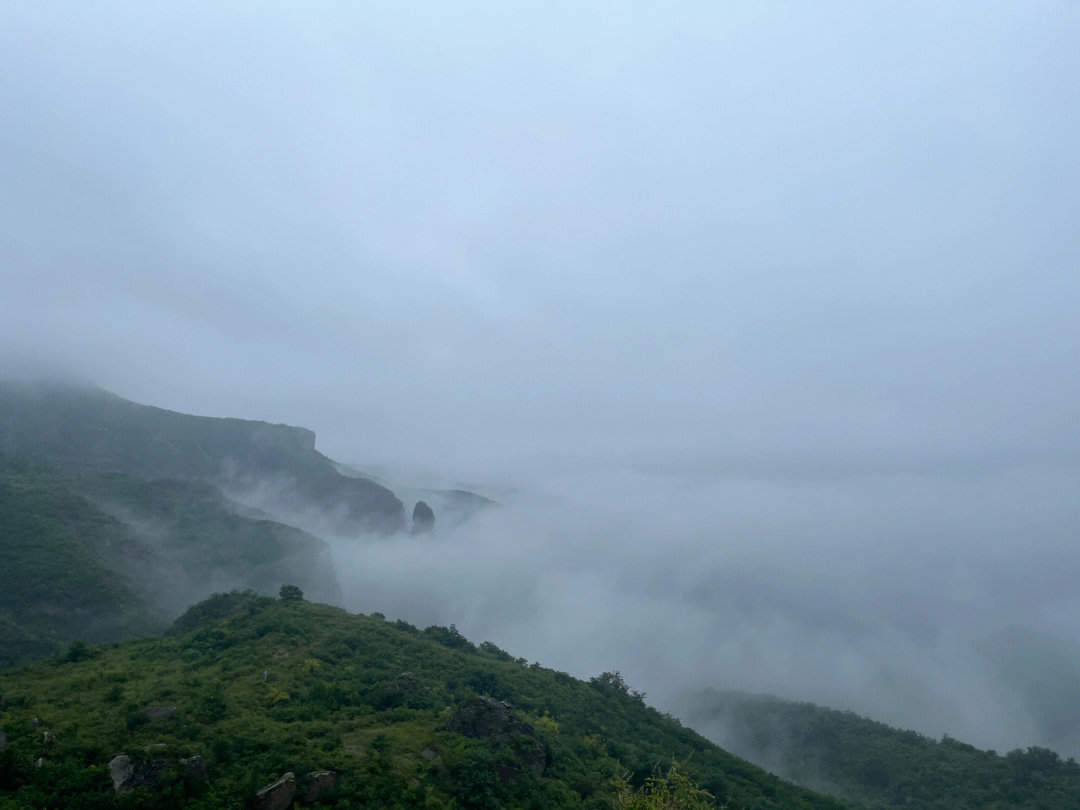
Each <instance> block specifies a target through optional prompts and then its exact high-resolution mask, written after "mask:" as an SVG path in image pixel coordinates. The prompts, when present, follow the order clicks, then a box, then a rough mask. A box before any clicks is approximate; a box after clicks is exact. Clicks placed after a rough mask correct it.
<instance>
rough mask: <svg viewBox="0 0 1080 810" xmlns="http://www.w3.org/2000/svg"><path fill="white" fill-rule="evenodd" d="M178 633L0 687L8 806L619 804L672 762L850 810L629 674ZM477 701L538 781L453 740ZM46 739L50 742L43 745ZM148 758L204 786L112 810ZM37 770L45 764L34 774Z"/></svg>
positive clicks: (289, 628) (368, 634)
mask: <svg viewBox="0 0 1080 810" xmlns="http://www.w3.org/2000/svg"><path fill="white" fill-rule="evenodd" d="M230 614H231V615H230ZM215 616H224V617H225V618H214V617H215ZM177 629H178V632H177V633H176V634H175V635H172V636H170V637H166V638H162V639H152V640H143V641H137V642H128V643H125V644H123V645H118V646H113V647H109V648H98V649H94V650H92V651H91V657H90V658H89V659H87V660H82V661H78V662H75V663H63V664H57V663H50V664H45V663H41V664H37V665H34V666H32V667H28V668H25V669H21V670H8V671H7V672H3V673H0V695H2V698H0V729H2V730H4V731H5V732H6V733H7V736H8V738H9V741H10V744H9V748H8V750H7V751H6V752H4V753H3V754H0V807H4V806H19V803H21V806H28V807H37V806H42V807H43V806H68V807H74V806H82V807H111V806H117V804H120V805H122V806H146V807H153V806H161V807H165V806H172V807H180V806H187V807H215V808H217V807H241V806H244V803H245V802H246V801H248V800H249V799H250V797H251V796H252V795H253V792H254V791H255V790H256V788H258V787H259V786H261V785H264V784H266V783H268V782H270V781H272V780H273V779H274V778H276V777H277V776H278V775H279V774H280V773H282V772H284V771H287V770H289V771H294V772H296V773H297V774H301V773H304V772H306V771H308V770H311V769H314V768H332V769H335V770H337V771H338V772H339V773H340V775H341V776H340V790H339V791H338V794H337V796H336V798H335V799H334V800H332V801H331V802H330V803H331V804H334V803H335V802H337V804H338V806H341V807H346V806H349V807H355V806H365V805H366V806H426V807H459V806H460V807H467V806H481V807H482V806H518V807H537V808H540V807H596V808H600V807H603V808H607V807H610V806H611V804H610V803H611V785H612V777H613V776H615V775H616V774H617V773H619V772H620V770H621V769H623V768H629V769H630V770H632V771H633V772H634V773H635V776H636V777H637V778H638V779H640V778H643V777H644V776H646V775H648V774H649V773H651V772H652V769H653V768H654V766H656V765H667V764H670V763H671V761H672V758H677V759H678V760H680V761H682V762H684V763H685V765H684V767H685V768H686V769H688V770H689V771H690V772H693V773H694V774H696V776H697V778H698V780H699V781H700V782H701V783H702V784H703V785H704V786H705V787H706V788H707V789H708V790H710V791H711V792H712V793H713V794H715V795H716V796H717V797H718V805H724V804H726V806H727V807H730V808H781V807H783V808H839V807H840V805H839V804H838V803H836V802H835V801H833V800H830V799H826V798H823V797H820V796H816V795H814V794H811V793H807V792H805V791H802V790H800V789H798V788H794V787H792V786H791V785H789V784H786V783H784V782H782V781H780V780H779V779H776V778H775V777H771V776H769V775H768V774H766V773H765V772H763V771H761V770H760V769H758V768H756V767H754V766H751V765H749V764H747V763H745V762H742V761H740V760H738V759H736V758H735V757H733V756H730V755H728V754H726V753H724V752H723V751H721V750H720V749H719V748H717V747H716V746H714V745H712V744H710V743H708V742H706V741H705V740H704V739H703V738H701V737H700V736H698V735H697V734H695V733H694V732H692V731H690V730H688V729H685V728H682V727H681V726H680V725H678V724H677V723H676V722H674V721H673V720H671V719H670V718H667V717H665V716H663V715H661V714H659V713H658V712H656V711H655V710H653V709H650V708H648V707H646V706H645V705H644V704H643V702H642V701H641V700H640V699H639V698H638V697H635V696H634V694H633V693H630V692H628V691H627V690H626V689H625V688H624V687H623V686H622V685H621V683H620V681H619V679H617V678H605V679H596V680H595V682H590V683H584V682H581V681H578V680H575V679H573V678H571V677H570V676H568V675H565V674H563V673H559V672H554V671H551V670H548V669H544V668H541V667H539V666H538V665H532V666H527V665H526V664H525V663H524V662H523V661H515V660H513V659H512V658H511V657H510V656H509V655H507V654H506V653H504V652H502V651H500V650H498V649H497V648H495V647H494V646H493V645H481V646H480V647H479V648H477V647H474V646H473V645H472V644H470V643H469V642H467V641H466V640H465V639H464V638H462V637H461V636H460V635H459V634H457V632H456V631H454V630H453V629H452V628H429V629H428V630H425V631H423V632H420V631H417V630H416V629H415V628H412V627H411V626H409V625H406V624H404V623H394V622H389V621H386V620H383V619H382V618H380V617H378V616H377V615H376V616H371V617H365V616H354V615H349V614H347V613H345V612H344V611H341V610H338V609H335V608H330V607H326V606H322V605H315V604H311V603H307V602H295V603H294V602H275V601H271V600H268V599H265V598H260V597H254V596H247V595H241V594H234V595H232V596H229V597H219V598H215V599H212V600H209V601H208V602H206V603H203V604H202V605H200V606H197V607H196V608H195V609H193V611H192V612H191V613H189V614H187V615H186V616H185V617H182V619H181V621H180V622H178V625H177ZM406 671H407V672H409V673H411V674H412V678H411V679H410V678H402V673H403V672H406ZM478 693H484V694H488V695H492V696H494V697H496V698H499V699H502V700H507V701H509V702H510V703H511V704H512V706H513V713H514V714H515V715H516V716H517V717H519V718H521V719H522V720H524V721H526V722H528V723H529V724H530V725H531V726H532V727H533V728H534V729H535V732H536V733H537V734H538V735H539V737H540V738H541V739H542V741H543V743H544V744H545V745H546V747H547V750H548V752H549V753H550V765H549V766H548V768H547V771H546V772H545V773H544V775H543V776H542V777H541V778H539V779H536V778H533V777H532V776H531V775H529V774H528V773H527V772H524V771H523V775H522V777H521V778H520V779H518V780H517V781H513V780H512V781H509V782H507V783H505V784H504V783H502V782H500V780H499V779H498V778H496V765H497V764H501V765H502V766H505V767H511V768H512V767H515V765H517V766H520V765H521V762H520V761H519V760H518V759H517V756H518V755H517V754H516V753H515V751H514V749H513V748H512V747H510V746H508V745H503V744H498V743H496V742H494V741H492V740H486V739H469V738H466V737H463V736H461V735H459V734H455V733H451V732H450V731H447V730H446V723H447V720H448V718H449V716H450V713H451V711H452V708H451V707H454V706H456V705H458V704H460V703H461V702H463V701H466V700H468V699H469V698H470V697H471V696H474V695H476V694H478ZM155 705H169V706H175V707H176V710H177V713H176V716H175V717H174V718H172V719H170V720H167V721H165V722H163V723H158V724H153V725H146V724H143V723H142V717H143V715H142V711H143V710H144V709H145V708H146V707H148V706H155ZM33 717H38V718H41V720H42V724H41V725H40V726H33V725H31V718H33ZM43 729H48V730H50V731H52V732H54V733H55V735H56V737H57V742H56V743H55V744H54V745H51V746H49V745H46V744H45V743H43V742H42V730H43ZM151 745H161V746H164V748H161V749H157V750H158V753H156V754H154V755H155V756H165V755H170V756H187V755H193V754H198V755H201V756H203V757H205V758H206V760H207V764H208V767H209V772H210V783H209V785H208V786H207V787H206V788H204V789H202V790H201V791H200V790H199V789H197V788H195V787H192V786H190V785H189V786H187V787H185V786H183V785H182V784H174V785H172V787H171V789H170V790H171V792H169V791H166V792H165V793H161V794H155V795H149V794H143V795H141V796H140V795H133V796H129V797H127V800H126V801H120V802H118V801H117V800H116V799H114V798H113V796H112V794H111V791H110V783H109V779H108V776H107V769H106V767H105V766H106V763H107V762H108V761H109V760H110V759H111V758H112V757H113V756H114V755H115V754H117V753H118V752H121V751H124V752H126V753H128V754H130V755H132V756H147V755H146V754H144V753H143V752H144V751H145V750H146V748H147V746H151ZM162 752H164V753H162ZM39 756H44V757H45V758H46V759H47V760H48V762H47V763H46V764H45V765H44V766H43V767H41V768H35V767H33V766H32V764H31V763H32V762H33V761H34V760H35V759H36V758H37V757H39ZM519 770H522V769H521V768H520V767H519ZM504 773H505V771H504ZM185 791H186V793H185ZM140 793H141V792H140ZM76 796H77V797H78V798H77V801H78V805H76V803H75V801H76ZM5 802H6V805H5Z"/></svg>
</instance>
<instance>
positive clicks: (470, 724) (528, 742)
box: [446, 696, 549, 777]
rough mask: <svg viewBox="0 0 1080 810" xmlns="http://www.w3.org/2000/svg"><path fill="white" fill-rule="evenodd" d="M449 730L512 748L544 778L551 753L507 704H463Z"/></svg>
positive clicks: (477, 701)
mask: <svg viewBox="0 0 1080 810" xmlns="http://www.w3.org/2000/svg"><path fill="white" fill-rule="evenodd" d="M446 727H447V729H448V730H449V731H453V732H456V733H458V734H461V735H463V736H465V737H474V738H485V739H489V740H492V741H494V742H496V743H499V744H501V745H505V746H507V747H509V748H510V749H511V750H512V751H513V752H514V754H515V756H516V758H517V759H518V761H519V762H520V763H521V764H522V765H523V766H524V767H525V768H526V769H528V770H529V771H530V772H531V773H532V774H533V776H536V777H540V776H542V775H543V773H544V770H545V769H546V768H547V765H548V760H549V757H548V753H547V749H546V748H545V747H544V743H543V742H542V741H541V740H540V738H539V737H538V736H537V734H536V732H535V731H534V730H533V727H532V726H530V725H529V724H528V723H526V722H525V721H524V720H522V719H521V718H520V717H516V716H514V715H513V714H511V706H510V704H509V703H507V702H506V701H504V700H495V699H494V698H490V697H485V696H481V697H476V698H472V699H470V700H466V701H465V702H464V703H462V704H460V705H459V706H458V707H457V708H456V709H455V710H454V712H453V713H452V714H451V715H450V720H449V721H448V722H447V724H446Z"/></svg>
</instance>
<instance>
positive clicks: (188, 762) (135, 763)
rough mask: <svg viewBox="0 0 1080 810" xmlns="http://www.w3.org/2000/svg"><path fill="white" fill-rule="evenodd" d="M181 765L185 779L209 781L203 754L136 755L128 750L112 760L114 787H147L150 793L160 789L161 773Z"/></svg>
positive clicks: (119, 790)
mask: <svg viewBox="0 0 1080 810" xmlns="http://www.w3.org/2000/svg"><path fill="white" fill-rule="evenodd" d="M178 768H179V769H180V771H181V772H182V773H183V775H184V777H185V778H186V779H189V780H191V781H192V782H197V783H202V784H206V782H207V781H208V777H207V773H206V762H205V760H203V758H202V757H200V756H194V757H187V758H183V759H168V758H157V759H150V760H146V759H136V758H134V757H130V756H128V755H127V754H117V755H116V756H115V757H113V758H112V759H111V760H110V761H109V777H110V778H111V779H112V783H113V791H114V792H116V793H118V794H119V793H127V792H128V791H130V790H135V788H144V789H146V790H148V791H150V792H151V793H153V792H155V791H158V790H160V789H161V781H162V777H164V776H165V774H167V773H169V772H170V771H175V770H176V769H178Z"/></svg>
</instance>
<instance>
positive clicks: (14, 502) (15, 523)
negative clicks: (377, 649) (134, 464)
mask: <svg viewBox="0 0 1080 810" xmlns="http://www.w3.org/2000/svg"><path fill="white" fill-rule="evenodd" d="M0 570H2V571H3V572H4V574H3V575H4V583H3V587H0V666H3V665H7V664H11V663H15V662H18V661H22V660H27V659H29V658H33V657H35V656H41V655H49V654H54V653H56V652H57V650H59V649H61V648H62V647H64V646H66V644H67V643H68V642H70V641H74V640H80V641H86V642H100V641H115V640H119V639H122V638H130V637H132V636H135V635H139V634H145V633H147V632H152V631H155V630H161V629H164V628H165V627H166V626H167V625H168V623H169V622H170V621H172V620H173V619H175V618H176V617H177V616H178V615H179V614H180V613H181V612H182V611H183V610H184V608H185V607H186V606H187V605H189V604H191V602H193V601H195V600H198V599H202V598H205V597H206V596H209V595H210V594H211V593H213V592H215V591H221V590H229V589H232V588H252V589H255V590H259V591H262V592H264V593H275V592H276V590H277V588H278V587H279V586H280V584H281V582H282V581H285V580H287V581H292V582H296V583H297V584H299V585H300V586H301V587H302V588H304V589H305V590H306V591H307V592H308V593H310V594H312V595H315V596H317V597H318V598H320V599H325V600H335V599H339V598H340V590H339V587H338V582H337V579H336V577H335V574H334V568H333V563H332V560H331V559H330V552H329V549H328V547H327V545H326V543H324V542H323V541H322V540H320V539H318V538H316V537H313V536H311V535H308V534H305V533H304V532H302V531H300V530H298V529H294V528H293V527H291V526H286V525H284V524H282V523H278V522H275V521H272V520H269V519H267V518H266V516H264V515H260V514H257V513H255V512H253V511H252V510H250V509H245V508H243V507H240V506H239V505H238V504H235V503H233V502H231V501H229V500H228V499H227V498H225V497H224V496H223V495H222V494H221V493H220V492H219V491H218V490H217V489H215V488H214V487H212V486H210V485H209V484H204V483H200V482H197V481H174V480H159V481H144V480H142V479H139V478H134V477H131V476H126V475H121V474H117V473H112V474H105V475H84V476H79V477H76V478H65V477H62V476H60V475H59V474H57V473H56V472H54V471H53V470H52V469H50V468H48V467H46V466H44V465H43V464H41V463H38V462H33V461H27V460H25V459H12V458H8V457H5V456H3V455H0Z"/></svg>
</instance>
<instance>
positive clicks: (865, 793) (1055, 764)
mask: <svg viewBox="0 0 1080 810" xmlns="http://www.w3.org/2000/svg"><path fill="white" fill-rule="evenodd" d="M691 716H692V718H693V721H694V724H695V727H697V728H699V729H701V730H702V731H703V732H704V733H707V734H709V736H710V737H711V738H712V739H715V740H717V741H718V742H719V743H720V744H721V745H723V746H724V747H725V748H727V749H728V750H730V751H733V752H735V753H737V754H738V755H739V756H743V757H746V758H747V759H748V760H750V761H752V762H756V763H759V764H761V765H763V766H765V767H767V768H768V769H769V770H770V771H772V772H774V773H776V774H778V775H780V776H782V777H783V778H785V779H789V780H791V781H793V782H795V783H796V784H800V785H803V786H805V787H808V788H811V789H813V790H818V791H821V792H824V793H828V794H831V795H835V796H840V797H843V798H845V799H848V800H849V801H852V802H853V803H856V804H861V805H863V806H866V807H873V808H893V807H905V808H911V809H912V810H922V809H923V808H927V809H929V808H941V810H953V808H972V810H974V808H991V809H993V810H1005V808H1032V810H1034V808H1042V809H1045V810H1065V808H1073V809H1075V808H1080V765H1077V763H1076V762H1075V761H1073V760H1071V759H1070V760H1068V761H1062V760H1061V758H1060V757H1059V756H1058V755H1057V754H1056V753H1054V752H1053V751H1049V750H1047V749H1045V748H1029V749H1027V750H1026V751H1021V750H1016V751H1011V752H1009V753H1008V754H1006V755H1005V756H999V755H998V754H996V753H995V752H993V751H981V750H978V749H976V748H974V747H973V746H970V745H966V744H964V743H961V742H958V741H957V740H953V739H949V738H947V737H946V738H944V739H943V740H941V741H940V742H938V741H935V740H931V739H928V738H927V737H923V736H922V735H920V734H916V733H915V732H914V731H900V730H897V729H894V728H890V727H889V726H886V725H884V724H883V723H877V722H874V721H872V720H867V719H865V718H862V717H859V716H858V715H856V714H853V713H852V712H841V711H836V710H834V709H826V708H822V707H820V706H815V705H813V704H810V703H794V702H791V701H786V700H780V699H778V698H774V697H769V696H766V695H749V694H746V693H742V692H718V691H710V692H708V693H706V694H704V695H702V696H700V697H699V698H698V699H697V700H695V708H694V710H693V711H692V713H691Z"/></svg>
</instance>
